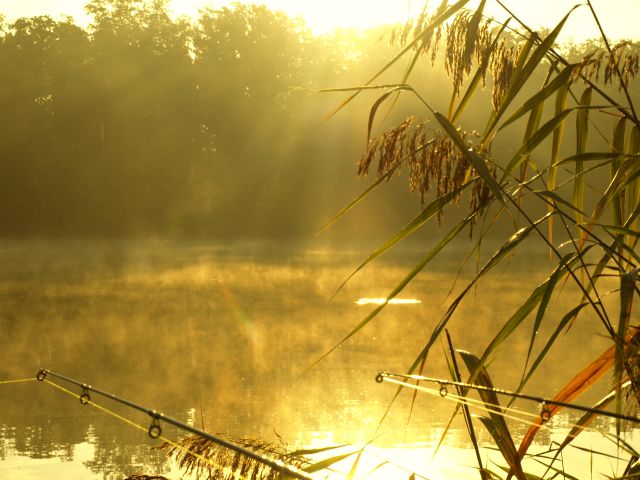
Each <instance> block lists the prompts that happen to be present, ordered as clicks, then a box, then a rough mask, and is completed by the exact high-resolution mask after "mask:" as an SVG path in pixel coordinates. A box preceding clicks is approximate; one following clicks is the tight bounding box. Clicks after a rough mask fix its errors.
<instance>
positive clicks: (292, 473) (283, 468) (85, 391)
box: [36, 369, 312, 480]
mask: <svg viewBox="0 0 640 480" xmlns="http://www.w3.org/2000/svg"><path fill="white" fill-rule="evenodd" d="M47 376H52V377H56V378H59V379H60V380H64V381H65V382H69V383H71V384H73V385H76V386H78V387H80V388H81V389H82V391H81V393H80V396H79V398H80V403H82V404H83V405H87V404H88V403H89V402H90V401H91V397H90V395H89V392H93V393H96V394H98V395H102V396H103V397H106V398H109V399H110V400H113V401H114V402H118V403H121V404H123V405H126V406H128V407H130V408H133V409H134V410H138V411H140V412H143V413H146V414H147V415H149V416H150V417H151V425H150V426H149V430H148V431H147V433H148V435H149V436H150V437H151V438H153V439H156V438H158V437H160V435H162V426H161V425H160V421H161V420H162V421H163V422H166V423H169V424H171V425H174V426H176V427H178V428H180V429H182V430H186V431H187V432H190V433H193V434H195V435H198V436H200V437H202V438H206V439H207V440H210V441H211V442H213V443H216V444H218V445H220V446H222V447H224V448H228V449H229V450H233V451H235V452H238V453H240V454H242V455H245V456H247V457H249V458H252V459H254V460H256V461H258V462H260V463H262V464H264V465H268V466H269V467H271V468H273V469H274V470H276V471H278V472H280V474H281V475H283V476H284V477H285V478H297V479H300V480H312V479H311V477H309V476H308V475H307V474H306V473H304V472H303V471H301V470H299V469H297V468H295V467H291V466H289V465H286V464H284V463H283V462H281V461H279V460H274V459H271V458H268V457H264V456H262V455H260V454H258V453H256V452H254V451H251V450H248V449H246V448H244V447H241V446H239V445H236V444H234V443H231V442H229V441H227V440H225V439H223V438H220V437H216V436H215V435H211V434H210V433H207V432H205V431H203V430H200V429H198V428H195V427H192V426H191V425H188V424H186V423H183V422H181V421H179V420H176V419H174V418H171V417H168V416H167V415H165V414H163V413H160V412H157V411H155V410H151V409H149V408H146V407H143V406H141V405H138V404H137V403H134V402H131V401H129V400H126V399H124V398H121V397H118V396H116V395H114V394H112V393H108V392H104V391H102V390H99V389H97V388H95V387H92V386H91V385H87V384H86V383H82V382H79V381H78V380H74V379H73V378H69V377H67V376H65V375H61V374H59V373H56V372H53V371H51V370H48V369H42V370H40V371H39V372H38V374H37V375H36V379H37V380H39V381H43V380H44V379H45V378H47Z"/></svg>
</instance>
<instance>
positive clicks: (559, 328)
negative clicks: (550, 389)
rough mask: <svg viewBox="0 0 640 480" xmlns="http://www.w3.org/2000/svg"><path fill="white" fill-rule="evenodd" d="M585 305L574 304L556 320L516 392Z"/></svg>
mask: <svg viewBox="0 0 640 480" xmlns="http://www.w3.org/2000/svg"><path fill="white" fill-rule="evenodd" d="M587 305H589V304H588V303H581V304H579V305H576V306H575V307H573V308H572V309H571V310H570V311H569V312H568V313H567V314H566V315H565V316H564V317H562V319H561V320H560V322H558V325H557V326H556V329H555V330H554V331H553V333H552V334H551V335H550V336H549V339H548V340H547V343H546V344H545V346H544V347H543V348H542V350H540V353H539V354H538V356H537V357H536V359H535V360H534V361H533V363H532V364H531V368H530V369H529V371H528V372H527V373H526V375H524V376H523V378H522V380H521V381H520V385H518V388H516V389H515V391H516V392H518V393H519V392H521V391H522V389H523V388H524V387H525V385H526V384H527V383H528V382H529V380H530V379H531V376H532V375H533V374H534V373H535V371H536V370H537V369H538V367H539V366H540V364H541V363H542V360H544V358H545V357H546V356H547V353H549V350H550V349H551V347H552V346H553V345H554V343H555V342H556V339H557V338H558V336H559V335H560V332H562V331H563V330H564V329H565V328H567V327H568V326H569V324H570V323H571V322H572V321H573V320H574V319H575V318H576V317H577V316H578V314H579V313H580V311H581V310H582V309H583V308H584V307H586V306H587Z"/></svg>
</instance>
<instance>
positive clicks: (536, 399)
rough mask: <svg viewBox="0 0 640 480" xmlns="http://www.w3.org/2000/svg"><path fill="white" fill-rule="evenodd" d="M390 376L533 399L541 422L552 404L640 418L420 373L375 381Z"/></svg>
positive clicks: (634, 419) (385, 374)
mask: <svg viewBox="0 0 640 480" xmlns="http://www.w3.org/2000/svg"><path fill="white" fill-rule="evenodd" d="M391 377H397V378H404V379H407V380H418V381H424V382H431V383H437V384H439V385H440V389H441V390H442V389H443V388H444V389H445V390H446V386H448V385H451V386H456V387H462V388H466V389H471V390H476V391H478V392H491V393H495V394H498V395H505V396H508V397H512V398H521V399H524V400H530V401H533V402H537V403H540V404H541V405H542V411H541V412H540V417H541V420H542V422H543V423H544V422H545V421H547V420H549V419H550V418H551V412H550V411H549V410H548V409H547V408H546V407H547V406H548V405H552V406H558V407H564V408H568V409H571V410H578V411H581V412H585V413H592V414H596V415H603V416H605V417H611V418H616V419H618V420H625V421H628V422H632V423H637V424H640V418H638V417H632V416H630V415H623V414H620V413H616V412H609V411H607V410H600V409H597V408H591V407H585V406H583V405H578V404H575V403H569V402H561V401H559V400H553V399H549V398H543V397H537V396H534V395H527V394H524V393H516V392H511V391H509V390H504V389H501V388H495V387H485V386H484V385H474V384H471V383H464V382H456V381H453V380H445V379H442V378H433V377H425V376H422V375H407V374H402V373H389V372H381V373H379V374H378V375H377V376H376V382H378V383H381V382H382V381H383V380H386V379H388V378H391ZM407 385H411V384H407ZM545 412H546V413H545Z"/></svg>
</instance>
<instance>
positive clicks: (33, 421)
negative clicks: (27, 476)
mask: <svg viewBox="0 0 640 480" xmlns="http://www.w3.org/2000/svg"><path fill="white" fill-rule="evenodd" d="M415 256H416V251H410V250H408V251H405V252H404V253H403V252H398V253H397V254H396V255H394V256H391V257H389V258H387V259H386V260H382V261H381V262H379V263H378V264H377V265H372V266H369V267H367V268H366V269H365V270H364V271H362V272H361V273H360V274H358V275H357V276H356V277H355V278H354V279H352V281H350V282H348V283H347V284H346V286H345V287H344V288H343V289H342V290H341V291H340V292H339V293H338V294H337V296H336V297H335V298H334V299H333V300H331V297H332V295H333V294H334V293H335V291H336V288H337V287H338V286H339V285H340V283H341V282H342V281H343V280H344V279H345V278H346V277H347V276H348V275H349V273H351V271H352V270H353V268H355V266H357V265H358V263H359V262H360V261H361V260H362V254H360V253H359V252H357V251H354V250H350V249H349V248H343V249H341V250H333V249H330V248H326V247H323V246H321V245H318V246H315V247H314V246H311V245H309V244H305V243H300V242H294V241H292V242H246V243H244V244H243V243H237V244H236V245H234V246H230V245H229V244H215V245H211V244H209V245H206V244H186V243H161V242H156V243H154V242H143V241H118V242H92V241H83V242H70V241H56V242H35V241H34V242H4V243H3V244H2V248H1V249H0V257H1V260H2V261H1V265H2V269H1V271H0V292H1V295H0V310H1V311H2V312H3V316H4V319H5V321H4V323H3V331H2V358H3V360H4V361H3V363H2V366H1V367H0V378H7V379H12V378H24V377H29V376H34V375H35V373H36V372H37V371H38V369H39V368H49V369H51V370H53V371H56V372H59V373H62V374H64V375H67V376H70V377H72V378H75V379H77V380H80V381H82V382H85V383H88V384H91V385H93V386H94V387H96V388H99V389H102V390H105V391H107V392H110V393H114V394H116V395H118V396H121V397H123V398H126V399H129V400H131V401H134V402H136V403H139V404H141V405H143V406H146V407H149V408H152V409H156V410H158V411H162V412H164V413H165V414H167V415H170V416H174V417H175V418H177V419H179V420H181V421H185V422H192V423H193V424H194V425H196V426H197V427H199V428H200V427H204V429H206V430H207V431H209V432H212V433H223V434H227V435H231V436H234V437H240V436H250V437H254V438H259V439H266V440H269V441H273V442H279V441H280V440H279V437H281V438H282V439H284V441H286V442H287V443H288V444H289V445H290V446H296V447H303V446H310V445H314V446H318V445H321V444H322V445H327V444H333V443H335V444H341V443H353V444H357V443H361V442H367V441H369V440H371V439H372V438H373V437H374V436H376V429H377V427H378V422H379V421H380V419H381V418H382V415H383V413H384V412H385V410H386V408H387V406H388V405H389V402H390V401H391V398H392V397H393V394H394V391H395V389H394V388H393V387H389V386H388V385H379V384H377V383H375V382H374V376H375V375H376V373H377V372H379V371H383V370H385V371H398V372H402V371H406V369H407V368H408V366H409V365H410V364H411V362H412V361H413V359H414V358H415V356H416V355H417V353H418V352H419V351H420V349H421V348H422V346H423V345H424V343H425V341H426V339H427V338H428V335H429V334H430V332H431V329H432V328H433V326H434V325H435V323H436V322H437V321H438V320H439V318H440V316H441V315H442V313H443V311H444V309H445V307H446V304H444V303H443V302H442V299H443V298H445V297H446V294H447V291H448V290H449V289H450V288H451V286H452V282H453V277H452V275H451V268H452V266H453V265H454V264H456V262H457V261H458V255H457V254H456V253H455V252H452V255H451V256H449V257H446V258H443V259H442V260H441V261H440V262H439V263H438V264H437V265H435V266H434V268H433V269H432V270H431V271H430V272H425V274H424V275H422V276H420V277H418V279H417V280H416V281H415V282H413V283H412V284H411V285H410V286H409V287H407V289H406V290H405V291H404V292H403V293H402V295H401V296H400V298H401V299H414V300H419V301H420V303H410V304H402V303H401V304H395V305H389V306H388V307H387V308H386V309H385V310H384V312H383V313H382V314H381V315H380V317H379V318H378V319H376V320H375V321H374V322H373V323H372V324H371V325H369V326H367V327H366V328H365V329H363V330H362V331H361V332H360V333H359V334H358V335H356V336H354V337H353V338H351V339H349V340H348V341H346V342H344V344H342V345H341V346H340V347H339V348H338V349H337V350H336V351H334V352H333V353H332V354H331V355H329V356H328V357H327V358H326V359H324V360H323V361H322V362H320V363H319V364H318V365H316V366H315V367H314V368H312V369H311V370H309V371H306V370H307V369H308V367H310V366H311V365H312V364H313V362H315V361H316V360H317V359H318V358H320V356H321V355H323V354H324V353H326V352H327V351H329V349H331V348H332V347H333V346H334V345H336V344H337V343H338V342H339V341H340V339H341V338H343V337H344V336H345V335H346V334H347V333H349V331H351V329H353V328H354V326H355V325H356V324H357V323H358V322H359V321H360V320H361V319H362V318H363V317H364V316H365V315H366V314H367V313H368V312H369V311H370V310H371V309H372V308H374V307H375V305H358V304H357V303H356V300H358V299H360V298H364V297H367V298H378V297H384V296H386V295H387V294H388V291H389V290H390V289H391V288H392V287H393V286H394V285H395V283H397V282H398V281H399V280H400V279H401V278H402V277H403V276H404V275H405V274H406V272H407V271H408V270H409V269H410V268H411V266H412V261H414V260H415ZM542 258H544V255H540V256H537V255H535V254H534V253H532V256H531V257H530V259H537V260H540V259H542ZM545 274H548V273H547V272H546V269H545V265H544V261H543V262H542V263H541V264H539V265H534V266H532V264H531V263H527V262H524V263H523V264H517V263H514V264H512V265H511V266H510V267H509V268H506V269H505V271H504V272H502V273H501V274H500V275H498V276H497V277H496V279H495V280H492V281H489V282H488V283H487V284H486V285H484V288H485V289H486V290H483V291H484V292H487V295H489V294H492V293H493V291H494V290H499V291H501V297H502V301H501V302H500V303H499V304H496V303H488V302H485V301H483V298H482V296H478V297H476V298H475V299H474V300H473V301H472V302H470V303H469V304H468V305H465V306H464V307H463V310H462V311H461V313H460V316H459V317H458V320H457V321H455V322H453V323H452V324H451V335H452V337H453V339H454V342H455V343H456V345H457V346H458V347H459V348H464V349H467V350H470V351H474V352H480V351H481V349H483V348H484V347H485V346H486V341H487V339H488V338H490V336H491V335H492V330H493V329H494V325H498V324H500V322H502V321H503V320H504V318H505V316H506V315H508V314H509V312H510V311H512V310H513V309H514V308H515V307H516V306H517V305H516V303H517V302H518V301H519V300H520V298H521V295H522V292H523V291H525V290H523V289H526V287H527V284H528V282H523V281H522V279H523V278H526V277H530V279H531V282H536V281H538V279H539V278H542V277H543V276H544V275H545ZM463 275H464V273H463ZM560 307H561V305H559V306H558V308H559V311H561V310H562V309H561V308H560ZM559 314H560V313H559ZM471 326H473V328H470V327H471ZM594 328H595V326H594ZM574 333H575V334H578V335H584V336H585V338H590V340H589V342H588V345H589V348H585V350H584V351H583V352H579V353H578V355H576V357H575V358H573V359H571V361H572V362H573V363H575V368H567V369H566V370H565V369H557V370H553V369H551V370H550V371H546V373H545V377H544V379H539V378H538V379H536V381H534V382H533V384H532V390H531V391H532V392H540V393H546V392H549V391H553V389H554V388H556V387H560V386H561V385H562V384H563V382H566V380H567V378H566V374H565V373H564V372H566V371H569V372H572V371H575V369H577V368H578V367H579V366H581V365H582V364H584V363H585V362H586V361H587V359H589V358H590V357H591V356H593V354H595V353H597V352H599V351H600V350H602V348H603V345H606V342H604V341H603V342H602V344H599V343H598V341H597V340H596V341H593V339H591V337H590V336H589V335H590V334H589V332H588V328H584V329H582V330H579V331H578V330H576V331H575V332H574ZM574 340H575V339H574ZM508 345H509V346H508V350H506V351H503V352H502V354H501V356H500V357H499V358H498V359H496V361H495V362H493V363H492V365H491V367H490V371H491V373H492V376H493V378H494V381H495V382H496V384H497V385H501V386H504V387H510V386H512V385H514V384H516V383H517V381H518V380H519V376H520V374H521V367H518V368H514V365H513V359H514V358H521V355H522V352H523V351H526V348H527V346H528V345H527V335H526V334H523V335H522V336H521V338H520V340H517V339H515V340H514V341H513V342H510V343H509V344H508ZM561 349H562V346H561V345H559V346H558V347H557V350H556V351H555V353H554V352H552V354H551V357H550V359H549V361H550V362H554V361H555V360H554V356H555V357H557V356H558V355H560V356H561ZM581 355H584V357H581ZM305 371H306V372H305ZM549 372H551V373H550V374H549ZM425 373H427V374H429V375H433V376H446V375H447V371H446V364H445V363H444V359H443V356H441V355H438V354H434V355H432V356H431V357H430V358H429V362H428V363H427V366H426V369H425ZM65 386H66V387H70V386H69V385H65ZM1 388H3V395H2V396H1V397H0V403H1V405H0V406H1V408H0V412H2V413H0V424H1V425H2V445H3V448H2V451H0V454H1V455H2V458H4V459H5V460H6V459H7V456H9V458H13V457H11V456H12V455H16V454H18V455H20V456H22V458H24V460H23V463H22V464H21V468H22V469H24V471H25V472H28V471H30V470H29V469H30V468H35V463H33V464H32V463H30V461H29V460H27V457H29V458H32V459H38V458H41V459H46V458H58V459H60V461H63V462H69V465H70V469H71V466H74V467H76V468H79V467H80V465H84V467H82V468H87V469H89V470H90V471H91V472H93V473H94V474H96V475H102V474H105V475H107V474H113V475H116V474H131V473H134V472H136V471H141V470H142V471H146V472H148V473H149V472H155V471H159V470H162V469H163V468H166V467H163V466H162V465H163V462H164V459H163V457H162V454H161V453H159V452H158V451H157V450H150V449H149V447H151V446H153V445H154V444H153V442H152V441H151V440H149V439H148V438H147V437H146V435H145V434H144V432H139V431H137V430H135V429H132V428H131V427H130V426H127V425H126V424H122V423H120V422H118V421H117V420H115V419H114V418H112V417H110V416H108V415H105V414H104V413H102V412H99V411H96V410H95V409H92V408H89V407H83V406H81V405H80V404H79V403H78V402H77V399H74V398H72V397H70V396H67V395H64V394H63V393H61V392H59V391H57V390H55V389H53V388H51V387H50V386H48V385H46V384H42V383H36V382H33V383H24V384H17V385H8V386H2V387H1ZM70 389H71V390H74V391H75V389H74V388H73V387H71V388H70ZM75 393H80V392H75ZM93 400H95V401H96V402H98V403H100V404H102V405H105V406H107V407H108V408H110V409H113V410H115V411H116V412H119V413H120V414H122V415H124V416H126V417H127V418H131V419H132V420H134V421H135V422H137V423H139V424H141V425H142V426H145V427H146V426H147V424H148V423H149V419H148V417H147V416H145V415H143V414H139V413H136V412H133V411H131V410H128V409H126V408H123V407H122V406H119V405H117V404H114V403H113V402H109V401H108V400H106V399H101V398H98V397H94V398H93ZM410 402H411V395H410V394H408V393H407V394H405V395H401V397H400V398H399V400H398V401H397V402H396V404H395V405H394V407H393V408H392V410H391V414H390V416H389V417H388V418H387V420H386V421H385V422H384V423H383V426H382V429H381V430H380V431H379V432H378V435H380V437H379V438H378V440H376V444H378V445H394V444H397V443H403V442H407V441H410V442H418V443H420V442H423V443H424V442H426V444H432V443H435V442H437V440H438V436H439V434H440V433H441V428H442V426H443V425H444V424H445V423H446V421H447V419H448V415H449V412H450V411H451V410H450V408H452V407H450V406H448V404H447V403H446V402H445V403H443V402H442V401H438V400H434V399H432V398H430V397H429V396H418V397H417V403H416V405H415V406H414V410H413V412H414V413H413V415H412V420H411V422H410V423H409V425H408V426H407V424H406V421H407V415H408V412H409V406H410ZM460 428H463V425H456V426H454V431H453V434H452V435H451V441H452V442H453V445H456V444H458V443H457V442H461V443H459V445H460V446H465V445H466V442H467V440H466V439H465V437H462V436H461V435H460V434H459V433H456V432H459V431H460V430H459V429H460ZM166 435H168V436H170V435H174V436H175V438H177V437H179V436H181V435H182V434H180V433H179V432H177V431H174V430H172V429H170V428H169V429H167V431H166ZM87 445H89V446H91V447H92V448H93V451H92V452H91V449H89V451H90V453H89V454H86V450H87V448H88V447H87ZM83 449H84V450H83ZM82 452H85V453H84V454H83V453H82ZM83 455H88V456H89V457H91V458H88V459H85V460H84V461H81V460H79V459H81V458H83ZM0 465H2V463H0ZM10 465H13V464H12V463H5V468H6V467H8V466H10ZM69 471H71V470H69ZM11 472H13V470H11V471H9V472H7V473H8V474H9V477H4V478H22V477H20V476H19V475H20V474H19V473H11ZM109 478H111V477H109ZM113 478H119V477H117V476H116V477H113Z"/></svg>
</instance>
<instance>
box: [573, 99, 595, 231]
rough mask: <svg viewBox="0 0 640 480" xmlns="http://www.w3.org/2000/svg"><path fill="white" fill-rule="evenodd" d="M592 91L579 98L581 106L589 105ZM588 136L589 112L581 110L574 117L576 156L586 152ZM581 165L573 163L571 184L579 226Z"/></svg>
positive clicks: (582, 205)
mask: <svg viewBox="0 0 640 480" xmlns="http://www.w3.org/2000/svg"><path fill="white" fill-rule="evenodd" d="M592 91H593V89H592V88H591V87H588V88H587V89H585V91H584V92H583V93H582V96H581V97H580V105H581V106H589V105H591V92H592ZM588 134H589V110H588V109H582V110H579V111H578V114H577V115H576V154H577V155H580V154H583V153H585V151H586V150H587V137H588ZM583 170H584V167H583V164H582V162H581V161H577V162H576V163H575V178H574V184H573V204H574V205H575V206H576V208H577V209H578V213H576V223H577V224H578V225H579V224H581V223H583V222H584V217H583V216H582V214H581V213H579V212H580V211H581V210H584V177H583Z"/></svg>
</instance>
